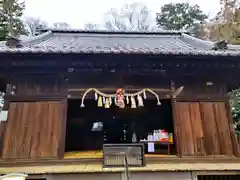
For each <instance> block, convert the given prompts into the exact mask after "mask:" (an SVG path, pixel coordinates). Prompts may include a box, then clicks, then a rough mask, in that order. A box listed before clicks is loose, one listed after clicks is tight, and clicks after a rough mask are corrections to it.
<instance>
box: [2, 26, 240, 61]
mask: <svg viewBox="0 0 240 180" xmlns="http://www.w3.org/2000/svg"><path fill="white" fill-rule="evenodd" d="M21 44H22V45H23V47H21V48H10V47H7V46H5V45H3V44H1V43H0V53H5V52H11V53H21V52H23V53H28V52H29V53H126V54H130V53H140V54H184V55H186V54H190V55H200V54H202V55H224V56H227V55H235V56H238V55H240V51H239V50H240V48H239V47H235V46H233V47H232V46H231V48H229V49H228V50H225V51H223V50H222V51H214V50H211V49H212V48H213V46H214V44H213V42H210V41H204V40H200V39H197V38H195V37H192V36H190V35H188V34H185V33H181V32H162V33H161V32H160V33H159V32H158V33H139V32H131V33H129V32H128V33H127V32H97V31H96V32H90V31H73V30H71V31H69V30H67V31H59V30H51V31H47V32H45V33H44V34H42V35H40V36H37V37H34V38H31V39H27V40H24V41H22V42H21Z"/></svg>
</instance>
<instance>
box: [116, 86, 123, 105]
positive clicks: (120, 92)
mask: <svg viewBox="0 0 240 180" xmlns="http://www.w3.org/2000/svg"><path fill="white" fill-rule="evenodd" d="M116 101H117V102H116V103H117V104H116V105H117V106H118V107H120V108H124V107H125V103H124V90H123V89H122V88H118V89H117V91H116Z"/></svg>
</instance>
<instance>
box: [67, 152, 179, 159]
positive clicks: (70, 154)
mask: <svg viewBox="0 0 240 180" xmlns="http://www.w3.org/2000/svg"><path fill="white" fill-rule="evenodd" d="M102 155H103V153H102V151H75V152H66V153H65V155H64V159H85V158H102ZM145 157H156V158H161V157H163V158H166V157H176V156H173V155H165V154H146V155H145Z"/></svg>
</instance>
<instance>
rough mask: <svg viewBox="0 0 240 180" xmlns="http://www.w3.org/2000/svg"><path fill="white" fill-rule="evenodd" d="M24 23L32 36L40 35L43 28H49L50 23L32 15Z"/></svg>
mask: <svg viewBox="0 0 240 180" xmlns="http://www.w3.org/2000/svg"><path fill="white" fill-rule="evenodd" d="M24 24H25V27H26V30H27V31H28V32H29V35H30V36H36V35H39V34H41V30H43V29H47V28H48V25H47V23H46V22H44V21H42V20H40V19H36V18H31V17H28V18H26V19H25V21H24Z"/></svg>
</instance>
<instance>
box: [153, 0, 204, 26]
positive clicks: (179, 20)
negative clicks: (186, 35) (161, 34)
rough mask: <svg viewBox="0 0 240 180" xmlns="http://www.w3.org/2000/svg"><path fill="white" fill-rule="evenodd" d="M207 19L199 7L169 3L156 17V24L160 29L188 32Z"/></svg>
mask: <svg viewBox="0 0 240 180" xmlns="http://www.w3.org/2000/svg"><path fill="white" fill-rule="evenodd" d="M207 17H208V16H207V15H205V14H204V13H203V11H202V10H201V9H200V7H199V6H198V5H194V6H191V5H190V4H189V3H169V4H165V5H164V6H162V7H161V9H160V12H159V13H157V15H156V22H157V25H158V26H159V27H160V28H163V29H166V30H186V29H189V28H194V26H199V25H200V23H201V22H203V21H204V20H206V19H207Z"/></svg>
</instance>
